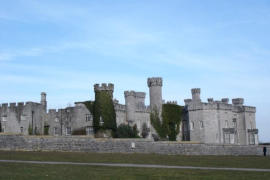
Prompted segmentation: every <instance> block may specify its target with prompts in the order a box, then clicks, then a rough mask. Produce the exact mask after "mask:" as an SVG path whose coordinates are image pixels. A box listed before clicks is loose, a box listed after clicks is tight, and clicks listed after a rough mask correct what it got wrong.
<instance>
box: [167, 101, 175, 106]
mask: <svg viewBox="0 0 270 180" xmlns="http://www.w3.org/2000/svg"><path fill="white" fill-rule="evenodd" d="M166 104H176V105H177V101H167V102H166Z"/></svg>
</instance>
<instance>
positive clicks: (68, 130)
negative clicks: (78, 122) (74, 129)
mask: <svg viewBox="0 0 270 180" xmlns="http://www.w3.org/2000/svg"><path fill="white" fill-rule="evenodd" d="M66 135H67V136H69V135H71V127H67V128H66Z"/></svg>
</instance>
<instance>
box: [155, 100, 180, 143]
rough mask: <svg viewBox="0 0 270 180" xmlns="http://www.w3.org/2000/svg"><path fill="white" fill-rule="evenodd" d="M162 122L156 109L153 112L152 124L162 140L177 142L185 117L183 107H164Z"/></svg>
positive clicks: (165, 105) (174, 105)
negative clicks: (183, 117)
mask: <svg viewBox="0 0 270 180" xmlns="http://www.w3.org/2000/svg"><path fill="white" fill-rule="evenodd" d="M161 116H162V121H161V119H160V117H159V113H158V111H157V110H156V109H154V110H153V111H152V112H151V115H150V119H151V124H152V126H153V127H154V128H155V130H156V132H157V133H158V135H159V137H160V138H161V139H168V140H170V141H175V140H176V136H177V135H178V134H179V127H180V123H181V120H182V116H183V107H182V106H179V105H176V104H163V105H162V115H161Z"/></svg>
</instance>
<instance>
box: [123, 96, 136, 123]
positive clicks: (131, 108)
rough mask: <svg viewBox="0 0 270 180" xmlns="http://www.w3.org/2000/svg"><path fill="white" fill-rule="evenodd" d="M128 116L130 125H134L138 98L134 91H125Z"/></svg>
mask: <svg viewBox="0 0 270 180" xmlns="http://www.w3.org/2000/svg"><path fill="white" fill-rule="evenodd" d="M124 94H125V104H126V112H127V114H126V116H127V122H128V124H130V125H132V124H133V123H134V121H135V119H134V117H135V109H136V97H135V95H136V94H135V92H134V91H125V92H124Z"/></svg>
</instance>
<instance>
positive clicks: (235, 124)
mask: <svg viewBox="0 0 270 180" xmlns="http://www.w3.org/2000/svg"><path fill="white" fill-rule="evenodd" d="M233 127H234V128H237V123H236V118H234V119H233Z"/></svg>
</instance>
